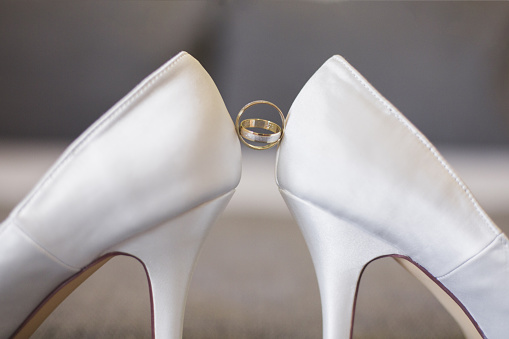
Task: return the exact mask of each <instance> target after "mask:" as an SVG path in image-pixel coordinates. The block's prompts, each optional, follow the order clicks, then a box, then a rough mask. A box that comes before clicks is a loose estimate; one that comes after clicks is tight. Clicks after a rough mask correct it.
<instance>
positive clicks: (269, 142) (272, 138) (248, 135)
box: [235, 100, 285, 150]
mask: <svg viewBox="0 0 509 339" xmlns="http://www.w3.org/2000/svg"><path fill="white" fill-rule="evenodd" d="M259 104H265V105H269V106H272V107H274V108H275V109H276V110H277V111H278V113H279V116H280V117H281V122H282V125H283V127H280V126H279V125H278V124H276V123H274V122H272V121H269V120H265V119H245V120H243V121H242V122H241V123H240V118H241V117H242V115H243V114H244V112H245V111H246V110H247V109H248V108H250V107H251V106H254V105H259ZM284 127H285V116H284V115H283V112H281V110H280V109H279V107H277V106H276V105H274V104H273V103H272V102H270V101H265V100H256V101H253V102H250V103H249V104H247V105H246V106H244V107H242V109H241V110H240V112H239V114H238V115H237V119H236V120H235V130H236V132H237V135H238V136H239V139H240V141H242V143H244V144H245V145H246V146H248V147H249V148H253V149H256V150H264V149H269V148H271V147H274V146H276V145H277V144H279V142H280V141H281V139H282V138H283V135H284ZM249 128H262V129H265V130H267V131H270V132H273V133H259V132H255V131H252V130H250V129H249ZM246 140H247V141H253V142H259V143H263V144H266V145H263V146H258V145H253V144H250V143H248V142H247V141H246Z"/></svg>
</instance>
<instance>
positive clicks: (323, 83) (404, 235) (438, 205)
mask: <svg viewBox="0 0 509 339" xmlns="http://www.w3.org/2000/svg"><path fill="white" fill-rule="evenodd" d="M284 133H285V134H284V138H283V140H282V142H281V145H280V148H279V151H278V158H277V170H276V181H277V184H278V185H279V187H280V191H281V193H282V195H283V197H284V198H285V201H286V202H287V204H288V206H289V208H290V210H291V211H292V214H293V215H294V217H295V218H296V220H297V222H298V224H299V226H300V227H301V230H302V232H303V234H304V237H305V239H306V242H307V244H308V248H309V250H310V252H311V255H312V257H313V262H314V265H315V270H316V274H317V278H318V282H319V286H320V293H321V299H322V311H323V322H324V325H323V326H324V338H346V337H350V336H351V330H352V323H353V310H354V305H355V298H356V293H357V283H358V280H359V278H360V276H361V274H362V271H363V269H364V268H365V266H366V265H367V264H368V263H369V262H370V261H372V260H374V259H376V258H379V257H383V256H395V257H397V258H398V260H400V261H401V260H403V261H405V262H406V263H408V260H409V261H411V263H413V265H412V266H413V267H418V268H419V269H420V270H418V271H421V272H423V273H425V275H426V276H427V277H428V278H431V279H432V280H433V281H434V284H432V285H436V286H439V287H441V288H439V289H438V290H440V291H438V290H436V291H435V292H434V293H442V294H444V295H445V294H446V295H448V296H449V297H450V298H453V300H454V301H455V302H454V303H453V304H455V305H454V306H451V305H450V303H449V305H448V306H447V308H456V309H459V310H460V311H462V312H463V318H464V316H465V315H467V316H468V317H469V318H468V319H469V321H467V322H465V321H464V319H463V320H462V319H460V318H462V316H461V315H458V314H457V312H456V313H455V314H453V315H454V316H455V317H457V318H458V320H459V321H462V328H463V330H464V332H465V333H467V334H468V335H469V338H470V337H471V338H473V337H480V336H481V335H482V336H484V337H487V338H490V339H491V338H495V339H497V338H506V337H507V335H508V333H509V322H507V321H506V320H507V319H508V318H509V244H508V239H507V237H506V236H505V235H504V234H503V233H502V232H501V231H500V229H499V228H498V227H497V226H496V225H495V224H494V223H493V222H492V220H491V219H490V218H489V217H488V215H487V214H486V213H485V212H484V211H483V209H482V208H481V207H480V206H479V204H478V203H477V201H476V200H475V198H474V197H473V196H472V193H471V192H470V191H469V189H468V188H467V186H466V185H465V184H464V183H463V182H462V180H461V179H460V178H459V177H458V175H457V174H456V173H455V172H454V170H453V169H452V168H451V166H450V165H449V164H448V163H447V162H446V160H445V159H444V158H443V157H442V156H441V155H440V153H439V152H438V151H437V149H436V148H435V147H434V146H433V145H432V144H431V143H430V142H429V141H428V140H427V138H426V137H425V136H424V135H423V134H422V133H421V132H419V130H418V129H417V128H416V127H415V126H413V125H412V124H411V123H410V122H409V121H408V120H407V119H406V118H405V117H404V116H403V115H402V114H401V113H400V112H399V111H398V110H397V109H396V108H395V107H394V106H393V105H392V104H390V103H389V102H388V101H387V100H386V99H385V98H384V97H383V96H382V95H381V94H380V93H378V92H377V91H376V89H375V88H373V86H371V85H370V84H369V83H368V82H367V81H366V80H365V79H364V78H363V77H362V75H361V74H360V73H359V72H358V71H356V70H355V69H354V68H353V67H352V66H351V65H350V64H348V63H347V62H346V60H345V59H343V58H342V57H340V56H334V57H332V58H331V59H329V60H328V61H327V62H326V63H325V64H324V65H323V66H322V67H321V68H320V69H319V70H318V71H317V72H316V73H315V74H314V75H313V76H312V78H311V79H310V80H309V81H308V82H307V83H306V85H305V86H304V88H303V89H302V90H301V92H300V93H299V95H298V97H297V98H296V100H295V102H294V103H293V105H292V107H291V109H290V112H289V115H288V118H287V123H286V129H285V132H284ZM444 292H445V293H444ZM450 298H449V299H450ZM442 299H443V298H442ZM444 302H446V301H444ZM446 303H447V302H446ZM456 304H457V305H456ZM458 305H459V308H458ZM456 311H457V310H456ZM472 333H474V334H472Z"/></svg>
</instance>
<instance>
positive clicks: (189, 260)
mask: <svg viewBox="0 0 509 339" xmlns="http://www.w3.org/2000/svg"><path fill="white" fill-rule="evenodd" d="M232 195H233V191H232V192H230V193H228V194H225V195H223V196H221V197H219V198H216V199H214V200H212V201H209V202H207V203H205V204H202V205H200V206H198V207H196V208H194V209H192V210H191V211H188V212H186V213H185V214H183V215H181V216H179V217H177V218H175V219H171V220H169V221H167V222H165V223H163V224H161V225H160V226H157V227H156V228H154V229H152V230H149V231H147V232H145V233H143V234H141V235H138V236H136V237H135V238H133V239H130V240H128V241H126V242H125V243H123V244H121V245H119V246H118V247H115V248H114V249H112V252H119V253H125V254H127V255H131V256H133V257H135V258H136V259H138V260H139V261H140V262H141V263H142V264H143V266H144V267H145V271H146V273H147V278H148V281H149V286H150V300H151V305H152V328H153V333H154V336H155V338H179V337H181V336H182V324H183V319H184V309H185V303H186V297H187V288H188V286H189V280H190V279H191V275H192V271H193V268H194V264H195V262H196V258H197V257H198V254H199V251H200V248H201V245H202V243H203V241H204V240H205V237H206V235H207V232H208V230H209V227H210V225H211V221H214V220H215V219H216V217H217V216H218V215H219V214H220V213H221V212H222V211H223V210H224V208H225V207H226V205H227V204H228V202H229V201H230V199H231V197H232Z"/></svg>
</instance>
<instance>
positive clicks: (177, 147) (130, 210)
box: [0, 52, 241, 339]
mask: <svg viewBox="0 0 509 339" xmlns="http://www.w3.org/2000/svg"><path fill="white" fill-rule="evenodd" d="M240 168H241V155H240V143H239V141H238V140H237V137H236V133H235V129H234V127H233V122H232V121H231V118H230V116H229V114H228V111H227V110H226V107H225V105H224V102H223V100H222V98H221V95H220V94H219V91H218V90H217V88H216V86H215V84H214V82H213V81H212V79H211V78H210V76H209V75H208V74H207V72H206V71H205V70H204V69H203V67H202V66H201V65H200V64H199V63H198V61H196V60H195V59H194V58H193V57H191V56H190V55H189V54H187V53H185V52H182V53H179V54H178V55H177V56H175V57H174V58H173V59H171V60H170V61H168V62H167V63H166V64H165V65H163V66H162V67H161V68H159V69H158V70H157V71H156V72H154V73H153V74H151V75H150V76H149V77H147V78H146V79H145V80H144V81H142V82H141V83H140V84H139V85H138V86H137V87H136V88H135V89H134V90H132V91H131V92H130V93H129V94H128V95H127V96H126V97H124V98H123V99H122V100H121V101H119V102H118V103H117V104H116V105H115V106H113V107H112V108H111V109H110V110H109V111H108V112H106V113H105V114H104V115H103V116H102V117H101V118H99V119H98V120H97V121H96V122H95V123H94V124H93V125H92V126H90V127H89V128H88V129H87V130H86V131H85V132H84V133H83V134H82V135H81V136H80V137H79V138H78V139H76V140H75V141H74V142H73V143H72V144H71V145H70V146H69V147H68V148H67V150H66V151H65V152H64V154H63V155H62V156H61V157H60V159H59V160H58V161H57V162H56V163H55V164H54V165H53V167H52V168H51V169H50V170H49V171H48V173H47V174H46V175H45V176H44V177H43V178H42V179H41V181H40V182H39V184H38V185H37V186H36V187H35V188H34V189H33V190H32V192H30V194H29V195H28V196H27V197H26V198H25V199H24V200H23V201H22V202H21V203H20V204H19V205H18V206H17V207H16V208H15V209H14V210H13V211H12V212H11V214H10V215H9V217H8V218H7V220H5V221H4V222H3V223H2V224H1V225H0V338H6V337H16V338H27V337H29V336H30V335H31V334H32V333H33V332H34V331H35V330H36V329H37V327H38V326H39V325H40V324H41V322H42V321H44V319H45V317H46V316H47V315H48V314H49V313H51V311H52V310H53V309H54V308H55V307H57V306H58V304H59V303H60V302H61V301H62V300H64V299H65V297H66V296H67V295H69V293H71V292H72V291H73V290H74V289H75V288H76V287H78V286H79V284H81V283H82V282H83V281H84V280H85V279H87V278H88V277H89V276H90V275H91V274H93V272H94V271H95V270H97V269H98V268H99V267H100V266H102V265H103V264H104V263H105V262H107V261H108V260H109V259H110V258H112V257H113V256H115V255H121V254H123V255H131V256H133V257H136V258H137V259H138V260H139V261H140V262H142V263H143V265H144V266H145V270H146V273H147V276H148V278H149V280H150V284H149V285H150V289H151V300H152V316H153V323H152V325H153V329H154V333H153V336H154V337H156V338H159V339H163V338H179V337H181V335H182V318H183V309H184V304H185V299H186V292H187V284H188V282H189V279H190V277H191V272H192V269H193V265H194V262H195V260H196V256H197V254H198V251H199V248H200V246H201V243H202V242H203V239H204V237H205V235H206V233H207V229H208V226H209V225H210V224H211V223H212V222H213V221H214V219H215V218H216V216H217V215H218V214H219V213H220V211H221V210H222V209H223V208H224V206H225V205H226V203H227V202H228V200H229V199H230V197H231V195H232V194H233V193H232V192H233V190H234V188H235V187H236V186H237V184H238V183H239V181H240Z"/></svg>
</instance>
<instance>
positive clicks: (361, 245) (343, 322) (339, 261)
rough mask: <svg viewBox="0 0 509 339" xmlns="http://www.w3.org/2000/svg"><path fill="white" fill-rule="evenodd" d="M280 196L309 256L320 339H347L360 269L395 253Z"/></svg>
mask: <svg viewBox="0 0 509 339" xmlns="http://www.w3.org/2000/svg"><path fill="white" fill-rule="evenodd" d="M280 192H281V195H282V196H283V198H284V200H285V202H286V204H287V205H288V207H289V209H290V212H291V213H292V215H293V217H294V218H295V220H296V221H297V224H298V225H299V227H300V229H301V231H302V234H303V235H304V239H305V241H306V244H307V246H308V249H309V252H310V253H311V258H312V260H313V265H314V267H315V272H316V276H317V279H318V285H319V288H320V299H321V302H322V313H323V336H324V338H348V337H350V336H351V333H350V332H351V329H353V326H351V325H352V324H353V316H354V311H355V299H356V296H357V288H358V282H359V279H360V277H361V275H362V272H363V271H364V268H365V267H366V265H367V264H368V263H369V262H370V261H372V260H375V259H376V258H380V257H384V256H389V255H397V254H399V251H398V250H397V249H396V248H394V247H393V246H391V245H389V244H387V243H385V242H384V241H382V240H380V239H377V238H375V237H373V236H371V235H369V234H367V233H366V232H365V231H363V230H362V228H360V227H359V226H356V225H355V224H354V223H352V222H351V221H348V220H342V219H339V218H336V217H335V216H333V215H331V214H330V213H328V212H326V211H324V210H322V209H321V208H319V207H317V206H314V205H312V204H311V203H309V202H306V201H304V200H302V199H300V198H297V197H296V196H294V195H292V194H291V193H289V192H287V191H285V190H280Z"/></svg>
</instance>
